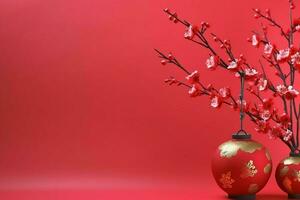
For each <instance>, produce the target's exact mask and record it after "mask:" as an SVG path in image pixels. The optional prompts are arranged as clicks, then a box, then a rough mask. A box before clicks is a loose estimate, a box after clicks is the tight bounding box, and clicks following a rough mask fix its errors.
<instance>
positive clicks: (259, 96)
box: [155, 0, 300, 154]
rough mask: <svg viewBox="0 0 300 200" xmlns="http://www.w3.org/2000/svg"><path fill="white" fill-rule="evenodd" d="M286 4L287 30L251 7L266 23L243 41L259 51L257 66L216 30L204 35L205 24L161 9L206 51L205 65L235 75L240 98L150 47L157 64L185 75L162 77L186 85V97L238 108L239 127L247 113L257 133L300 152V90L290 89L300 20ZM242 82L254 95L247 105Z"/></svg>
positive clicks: (297, 62) (299, 64)
mask: <svg viewBox="0 0 300 200" xmlns="http://www.w3.org/2000/svg"><path fill="white" fill-rule="evenodd" d="M289 8H290V9H289V19H290V25H289V28H288V29H287V30H285V29H284V28H283V26H282V25H280V24H279V23H278V22H277V21H276V20H275V19H274V18H273V16H272V15H271V11H270V10H269V9H266V10H265V11H261V10H259V9H253V12H254V18H255V19H261V20H263V22H264V23H265V24H263V22H262V23H261V29H262V30H261V31H259V32H258V31H253V35H252V36H251V37H250V38H248V39H247V40H248V42H249V43H251V45H252V46H253V47H255V48H258V49H262V50H261V51H262V55H261V58H259V65H260V70H258V69H256V68H255V67H253V65H251V64H250V63H248V62H247V60H246V58H245V56H244V55H243V54H240V55H238V56H237V55H235V53H234V52H233V48H232V46H231V43H230V41H229V40H226V39H225V40H224V39H221V38H220V37H218V36H217V35H216V34H215V33H211V32H210V33H209V30H210V25H209V23H207V22H201V24H200V25H199V26H197V25H194V24H191V23H190V22H188V21H187V20H184V19H182V18H180V17H179V16H178V15H177V13H175V12H171V11H170V10H169V9H167V8H166V9H164V12H165V13H166V14H167V15H168V17H169V19H170V21H172V22H174V23H176V24H177V23H179V24H181V25H183V26H184V27H185V32H184V38H185V39H187V40H189V41H191V42H193V43H195V44H196V45H200V46H201V47H203V48H205V49H207V50H208V51H209V56H208V58H207V60H206V62H205V64H206V67H207V69H209V70H216V69H217V68H223V69H225V70H227V71H229V72H231V73H233V75H234V76H235V77H238V78H240V80H241V86H242V87H241V95H240V97H239V98H235V97H234V96H233V95H232V93H231V90H230V88H228V87H223V88H218V89H217V88H215V87H214V86H213V85H212V84H208V85H206V84H204V83H202V82H201V81H200V76H199V72H198V71H197V70H195V71H190V70H189V69H187V68H186V67H185V66H183V65H182V64H181V62H180V61H179V60H178V58H176V57H175V56H174V55H173V54H172V53H163V52H161V51H159V50H157V49H155V51H156V52H157V54H158V57H159V58H160V59H161V64H162V65H170V64H171V65H174V66H175V67H178V68H179V69H180V70H182V71H183V72H184V73H185V74H186V77H185V80H184V81H183V80H182V81H181V80H178V79H176V78H174V77H170V78H168V79H166V80H165V82H166V83H167V84H169V85H177V86H183V87H186V88H187V89H188V94H189V95H190V96H191V97H199V96H208V97H209V98H210V105H211V107H213V108H220V107H221V106H223V105H227V106H229V107H231V108H232V109H233V110H238V111H240V119H241V131H243V126H242V120H243V119H244V116H245V115H246V116H248V117H249V118H250V120H251V121H252V122H253V123H254V124H255V130H256V131H257V132H259V133H262V134H266V135H268V136H269V137H270V138H271V139H275V138H279V139H280V140H281V141H282V142H283V143H284V144H285V145H287V146H288V147H289V148H290V150H291V153H293V154H300V151H299V128H300V124H299V123H300V104H297V103H296V101H295V98H296V97H297V96H298V95H299V92H298V90H297V89H295V87H294V84H295V75H296V72H297V71H298V72H300V49H299V48H297V47H296V46H295V45H294V37H295V35H296V34H297V32H299V33H300V18H294V17H293V10H294V8H295V5H294V2H293V0H289ZM270 27H273V28H274V29H277V30H278V31H279V33H280V35H281V36H282V37H283V38H284V40H285V41H286V44H285V47H284V48H282V49H281V48H278V47H277V46H276V45H275V43H273V42H272V41H271V40H270V39H269V34H268V28H270ZM212 43H216V44H217V45H218V46H219V49H218V50H219V51H220V52H223V53H222V55H223V57H222V56H221V53H219V52H218V51H217V50H216V49H215V48H214V47H213V45H212ZM224 55H225V56H224ZM265 64H267V65H269V66H270V67H271V68H272V69H273V70H274V71H275V74H276V76H277V77H278V80H279V83H277V84H275V83H273V81H274V80H271V79H270V78H269V77H268V76H267V73H266V70H265V66H264V65H265ZM244 81H245V82H246V83H247V87H246V88H245V89H246V91H247V92H248V93H250V94H252V95H254V98H255V100H254V101H255V102H252V103H250V102H247V101H245V100H244V99H243V96H244ZM268 91H269V92H268ZM275 99H279V100H278V101H281V102H282V104H281V105H282V106H281V107H278V106H277V107H276V106H275V104H274V102H275ZM243 132H244V131H243ZM244 133H245V134H247V133H246V132H244Z"/></svg>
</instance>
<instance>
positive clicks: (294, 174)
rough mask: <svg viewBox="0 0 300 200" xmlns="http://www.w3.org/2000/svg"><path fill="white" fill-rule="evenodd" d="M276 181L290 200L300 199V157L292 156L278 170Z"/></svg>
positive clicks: (281, 163)
mask: <svg viewBox="0 0 300 200" xmlns="http://www.w3.org/2000/svg"><path fill="white" fill-rule="evenodd" d="M275 176H276V181H277V184H278V186H279V187H280V189H281V190H283V191H284V192H286V193H287V194H288V197H289V198H290V199H300V155H299V154H292V153H291V154H290V156H289V157H287V158H285V159H283V160H282V161H281V162H280V163H279V164H278V166H277V169H276V174H275Z"/></svg>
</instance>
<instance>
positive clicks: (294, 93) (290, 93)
mask: <svg viewBox="0 0 300 200" xmlns="http://www.w3.org/2000/svg"><path fill="white" fill-rule="evenodd" d="M298 95H299V92H298V91H297V90H296V89H294V87H293V86H292V85H290V86H289V87H288V89H287V92H286V94H285V96H286V98H287V99H292V98H295V97H297V96H298Z"/></svg>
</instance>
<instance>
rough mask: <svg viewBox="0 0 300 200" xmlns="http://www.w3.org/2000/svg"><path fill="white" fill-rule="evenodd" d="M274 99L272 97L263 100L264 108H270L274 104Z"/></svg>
mask: <svg viewBox="0 0 300 200" xmlns="http://www.w3.org/2000/svg"><path fill="white" fill-rule="evenodd" d="M273 103H274V102H273V99H272V98H266V99H263V100H262V106H263V108H264V109H268V110H270V109H271V108H272V106H273Z"/></svg>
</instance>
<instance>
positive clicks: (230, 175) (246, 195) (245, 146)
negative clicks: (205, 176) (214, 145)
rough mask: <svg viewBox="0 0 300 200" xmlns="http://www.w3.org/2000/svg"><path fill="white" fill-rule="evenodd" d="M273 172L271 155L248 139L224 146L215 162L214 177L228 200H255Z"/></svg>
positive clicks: (218, 151)
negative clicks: (231, 199)
mask: <svg viewBox="0 0 300 200" xmlns="http://www.w3.org/2000/svg"><path fill="white" fill-rule="evenodd" d="M271 171H272V160H271V156H270V154H269V151H268V150H267V149H266V148H265V147H264V146H263V145H262V144H260V143H258V142H256V141H253V140H251V139H250V138H248V139H232V140H229V141H227V142H225V143H223V144H221V145H220V146H219V147H218V149H217V150H216V152H215V154H214V156H213V159H212V173H213V176H214V178H215V180H216V182H217V184H218V185H219V187H220V188H221V189H222V190H224V191H225V192H226V193H227V194H228V197H229V198H234V199H255V196H256V195H255V194H256V193H257V192H259V191H260V190H261V189H262V188H263V187H264V186H265V185H266V183H267V182H268V180H269V178H270V175H271Z"/></svg>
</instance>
